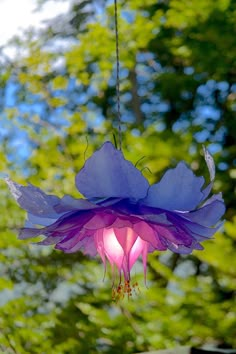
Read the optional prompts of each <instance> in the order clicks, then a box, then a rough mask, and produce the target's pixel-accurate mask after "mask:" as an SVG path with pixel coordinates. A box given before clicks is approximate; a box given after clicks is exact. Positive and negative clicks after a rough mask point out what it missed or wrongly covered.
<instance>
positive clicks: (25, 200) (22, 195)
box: [6, 178, 60, 218]
mask: <svg viewBox="0 0 236 354" xmlns="http://www.w3.org/2000/svg"><path fill="white" fill-rule="evenodd" d="M6 182H7V184H8V186H9V188H10V191H11V193H12V195H13V197H14V198H15V199H16V201H17V202H18V203H19V205H20V206H21V207H22V208H23V209H25V210H26V211H28V212H29V213H31V214H33V215H37V216H41V217H43V216H46V217H47V218H55V216H56V217H58V215H57V213H56V212H55V210H54V208H53V207H54V205H56V204H58V203H59V201H60V199H59V198H58V197H56V196H55V195H47V194H45V193H44V192H43V191H41V189H39V188H37V187H34V186H32V185H29V186H21V185H20V184H18V183H15V182H13V181H11V180H10V179H9V178H7V179H6Z"/></svg>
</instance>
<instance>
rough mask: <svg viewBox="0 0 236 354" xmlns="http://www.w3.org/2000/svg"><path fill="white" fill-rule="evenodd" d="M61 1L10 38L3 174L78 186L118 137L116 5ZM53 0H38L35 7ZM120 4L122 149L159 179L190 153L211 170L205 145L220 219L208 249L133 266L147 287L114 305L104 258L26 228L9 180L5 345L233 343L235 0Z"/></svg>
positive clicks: (81, 348) (9, 348)
mask: <svg viewBox="0 0 236 354" xmlns="http://www.w3.org/2000/svg"><path fill="white" fill-rule="evenodd" d="M61 1H63V0H61ZM61 1H56V0H55V1H53V3H54V6H55V9H57V6H59V3H60V2H61ZM32 2H33V0H32ZM64 2H67V3H68V11H65V12H63V13H61V14H59V15H57V16H54V17H52V18H51V20H47V21H46V22H45V23H44V25H43V26H41V27H40V28H35V29H34V28H31V29H29V30H26V31H24V33H21V34H19V35H17V36H15V37H14V38H13V39H12V40H11V41H10V42H9V43H8V45H7V46H2V47H1V49H0V64H1V65H0V108H1V109H0V173H1V176H2V177H3V176H4V175H9V176H10V177H11V178H12V179H14V180H15V181H17V182H19V183H22V184H26V183H27V182H31V183H33V184H35V185H36V186H38V187H40V188H42V189H44V190H45V191H47V192H48V193H53V194H56V195H58V196H63V195H64V194H71V195H73V196H75V197H79V196H80V195H79V193H78V191H77V190H76V188H75V185H74V177H75V174H76V172H78V171H79V169H80V168H81V167H82V166H83V164H84V160H85V158H88V157H89V156H90V155H91V154H92V152H93V151H94V150H95V149H96V148H98V147H99V146H100V145H101V144H102V143H103V142H104V141H106V140H110V141H112V142H113V141H114V137H113V136H114V135H115V136H116V137H117V112H116V96H115V84H116V83H115V77H116V73H115V36H114V9H113V2H112V1H106V0H94V1H93V0H87V1H82V0H81V1H79V0H71V1H69V0H64ZM46 3H47V0H40V1H38V3H36V2H35V6H36V5H37V8H38V11H39V13H40V11H42V9H43V7H44V6H46V5H47V4H46ZM12 12H14V7H13V8H12ZM119 13H120V19H119V23H120V41H121V43H120V55H121V110H122V132H123V134H122V139H123V152H124V154H125V156H126V158H127V159H129V160H131V161H132V162H133V163H134V164H135V163H136V162H137V161H138V160H139V159H141V158H142V157H144V158H143V159H141V160H140V161H139V163H138V168H140V170H142V171H143V174H144V175H145V177H146V178H148V180H149V182H150V183H153V182H156V181H158V180H159V179H160V177H161V175H162V174H163V172H164V171H165V170H166V169H167V168H171V167H174V166H175V165H176V164H177V162H178V161H180V160H185V161H186V162H187V163H188V164H190V166H191V168H192V169H193V170H194V171H195V173H196V174H198V175H204V176H205V177H206V179H208V178H209V176H208V175H209V174H208V171H207V167H206V164H205V162H204V158H203V154H202V144H204V145H206V146H207V147H208V149H209V151H210V152H211V153H212V155H213V156H214V160H215V162H216V169H217V172H216V180H215V184H214V192H215V193H218V192H220V191H222V192H223V196H224V199H225V203H226V206H227V212H226V215H225V219H226V221H225V225H224V228H223V229H221V230H220V231H219V232H218V233H217V234H216V235H215V238H214V239H213V240H210V241H207V242H205V243H204V246H205V250H204V251H196V252H194V253H193V254H192V255H187V256H181V255H177V254H172V253H170V252H165V253H158V252H156V253H155V254H153V255H150V256H149V266H148V275H147V279H148V280H147V287H146V286H145V285H144V284H143V274H142V268H141V266H140V267H139V265H137V266H136V268H135V270H134V272H133V279H135V281H138V282H139V288H140V292H138V293H137V294H136V295H135V296H134V297H133V298H132V299H130V300H127V299H124V300H123V301H120V302H118V303H115V302H113V301H112V297H111V279H110V278H109V274H108V275H107V276H106V277H105V279H104V280H103V275H104V274H103V266H102V265H101V262H100V260H99V259H89V258H87V257H85V256H83V255H82V254H80V253H77V254H72V255H65V254H63V253H61V252H58V251H55V250H53V249H52V248H48V247H47V248H43V247H39V246H35V245H32V243H31V242H23V241H18V240H17V229H18V228H19V227H21V226H22V225H23V223H24V218H25V213H24V212H23V211H22V210H20V208H19V207H18V206H17V204H16V203H15V201H14V200H13V199H12V197H11V195H10V193H9V191H8V190H7V188H6V186H5V183H4V181H3V180H2V179H1V181H0V194H1V198H0V210H1V212H0V248H1V252H0V263H1V264H0V351H1V352H3V353H7V354H11V353H17V354H24V353H31V354H34V353H35V354H36V353H37V354H43V353H45V354H48V353H53V354H54V353H55V354H66V353H68V354H77V353H91V354H92V353H112V354H113V353H114V354H115V353H117V354H120V353H138V352H142V351H149V350H154V349H160V348H172V347H175V346H178V345H195V346H200V345H203V344H208V345H214V346H219V347H225V348H227V347H228V348H232V347H234V348H235V347H236V300H235V294H236V252H235V250H236V247H235V245H236V218H235V208H236V202H235V179H236V116H235V115H236V61H235V60H236V2H235V0H208V1H206V0H192V1H189V0H158V1H157V0H145V1H144V0H126V1H119ZM10 20H11V18H9V21H10ZM6 49H7V50H6ZM8 53H11V55H8ZM12 53H15V54H14V55H13V54H12Z"/></svg>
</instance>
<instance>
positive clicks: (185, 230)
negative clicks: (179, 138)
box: [7, 142, 225, 298]
mask: <svg viewBox="0 0 236 354" xmlns="http://www.w3.org/2000/svg"><path fill="white" fill-rule="evenodd" d="M205 158H206V161H207V164H208V167H209V170H210V175H211V182H210V184H208V186H206V187H204V183H205V180H204V178H203V177H197V176H195V175H194V173H193V172H192V171H191V170H190V169H189V168H188V167H187V166H186V164H185V163H184V162H180V163H179V164H178V165H177V166H176V167H175V168H174V169H169V170H168V171H167V172H166V173H165V174H164V176H163V177H162V179H161V181H160V182H159V183H156V184H153V185H151V186H150V185H149V183H148V181H147V180H146V179H145V177H144V176H143V175H142V173H141V172H140V171H139V170H138V169H137V168H136V167H135V166H134V165H133V164H132V163H131V162H130V161H127V160H126V159H125V158H124V156H123V153H122V152H121V151H120V150H117V149H116V148H115V147H114V146H113V145H112V144H111V143H110V142H106V143H105V144H104V145H103V146H102V147H101V148H100V149H99V150H97V151H96V152H95V153H94V154H93V155H92V156H91V157H90V158H89V159H88V160H87V161H86V162H85V165H84V167H83V168H82V170H81V171H80V172H79V173H78V174H77V175H76V178H75V184H76V187H77V188H78V190H79V191H80V193H82V194H83V195H84V197H85V199H74V198H73V197H71V196H68V195H66V196H64V197H63V198H62V199H60V198H58V197H56V196H54V195H47V194H45V193H44V192H43V191H41V190H40V189H39V188H36V187H34V186H32V185H29V186H26V187H25V186H21V185H19V184H17V183H15V182H13V181H11V180H10V179H7V183H8V185H9V187H10V190H11V193H12V194H13V196H14V198H15V199H16V200H17V202H18V203H19V205H20V206H21V207H22V208H23V209H25V210H26V211H27V212H28V220H27V222H26V225H25V227H24V228H23V229H22V230H21V231H20V234H19V238H20V239H22V240H24V239H28V238H33V237H36V236H39V235H44V236H45V239H44V240H43V241H41V242H39V243H38V244H40V245H55V248H56V249H58V250H61V251H63V252H66V253H74V252H78V251H81V252H83V253H84V254H86V255H89V256H91V257H94V256H96V255H97V254H98V255H99V256H100V257H101V259H102V262H103V264H104V267H105V268H106V266H107V263H110V265H111V268H112V274H113V294H114V298H120V297H123V296H124V295H125V294H127V295H128V296H130V295H131V294H132V288H133V287H134V286H135V284H132V283H131V270H132V267H133V266H134V264H135V262H136V261H137V259H138V258H140V257H142V262H143V270H144V277H146V264H147V256H148V253H152V252H154V251H156V250H157V251H166V250H167V249H169V250H171V251H172V252H175V253H182V254H187V253H191V252H192V251H193V250H194V249H197V250H202V249H203V247H202V245H201V242H202V241H204V240H206V239H209V238H210V237H212V236H213V234H214V233H215V232H216V231H217V230H218V228H219V227H220V226H221V225H222V223H221V222H219V221H220V218H221V217H222V215H223V214H224V211H225V206H224V202H223V200H222V197H221V194H215V195H213V196H211V197H210V198H208V196H209V194H210V191H211V187H212V181H213V179H214V162H213V159H212V157H211V156H210V154H209V153H208V152H207V151H206V150H205ZM207 198H208V199H207ZM39 226H40V227H39ZM117 271H118V278H117V276H116V275H117Z"/></svg>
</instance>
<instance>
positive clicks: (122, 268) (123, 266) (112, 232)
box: [95, 227, 148, 295]
mask: <svg viewBox="0 0 236 354" xmlns="http://www.w3.org/2000/svg"><path fill="white" fill-rule="evenodd" d="M95 242H96V245H97V250H98V253H99V254H100V256H101V258H102V260H103V263H104V264H106V259H107V260H108V262H109V263H110V264H111V267H112V273H113V281H114V277H115V271H114V266H116V268H117V269H118V273H119V275H120V279H119V284H118V287H117V293H119V292H121V289H122V288H123V290H122V295H123V294H124V293H128V295H131V287H130V271H131V269H132V267H133V265H134V263H135V262H136V260H137V259H138V257H139V256H140V255H142V257H143V265H144V273H145V274H146V261H147V250H148V244H147V242H146V241H144V240H142V239H141V238H140V237H139V236H138V234H137V233H136V232H134V230H133V229H131V228H129V227H123V228H109V229H106V228H104V229H101V230H98V231H97V232H96V234H95ZM122 273H123V276H124V280H125V282H124V286H122V285H121V279H122Z"/></svg>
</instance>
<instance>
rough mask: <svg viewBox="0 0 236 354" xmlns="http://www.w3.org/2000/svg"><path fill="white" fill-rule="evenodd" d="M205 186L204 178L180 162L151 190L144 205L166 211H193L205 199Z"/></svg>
mask: <svg viewBox="0 0 236 354" xmlns="http://www.w3.org/2000/svg"><path fill="white" fill-rule="evenodd" d="M203 184H204V178H203V177H196V176H195V175H194V173H193V172H192V171H191V170H190V169H189V168H188V167H187V166H186V165H185V163H184V162H180V163H179V164H178V165H177V166H176V168H174V169H171V170H168V171H167V172H166V173H165V174H164V176H163V177H162V179H161V181H160V182H159V183H157V184H154V185H152V186H151V187H150V188H149V190H148V195H147V197H146V198H145V199H144V200H143V203H144V204H146V205H149V206H152V207H156V208H162V209H166V210H180V211H187V210H193V209H195V208H196V206H197V205H198V204H199V203H200V202H201V201H202V199H203V193H202V192H201V188H202V186H203Z"/></svg>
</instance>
